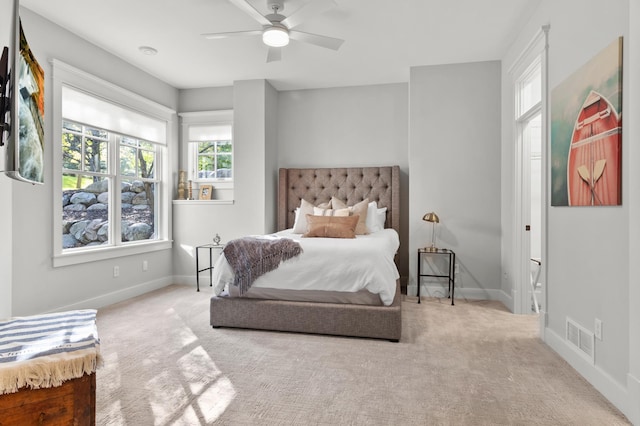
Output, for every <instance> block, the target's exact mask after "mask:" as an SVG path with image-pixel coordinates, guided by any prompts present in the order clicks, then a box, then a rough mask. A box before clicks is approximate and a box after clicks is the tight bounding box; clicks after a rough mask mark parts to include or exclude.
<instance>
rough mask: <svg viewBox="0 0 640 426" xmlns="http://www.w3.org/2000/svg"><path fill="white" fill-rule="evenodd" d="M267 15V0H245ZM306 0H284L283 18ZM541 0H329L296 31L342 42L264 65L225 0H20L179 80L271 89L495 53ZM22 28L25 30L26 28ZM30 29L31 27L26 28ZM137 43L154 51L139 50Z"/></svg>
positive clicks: (399, 76)
mask: <svg viewBox="0 0 640 426" xmlns="http://www.w3.org/2000/svg"><path fill="white" fill-rule="evenodd" d="M248 1H249V2H250V3H251V4H252V5H253V6H254V7H255V8H256V9H258V10H260V11H261V12H263V13H264V14H267V13H269V12H270V11H268V10H267V7H266V6H267V1H266V0H248ZM309 1H313V0H285V10H284V11H283V12H282V14H283V15H285V16H288V15H290V14H291V13H294V12H295V11H296V10H297V9H298V8H300V7H301V6H303V5H305V4H306V3H308V2H309ZM539 1H540V0H336V3H337V6H336V7H334V8H333V9H331V10H329V11H328V12H325V13H323V14H321V15H317V16H314V17H312V18H310V19H308V20H307V21H306V22H304V23H303V24H301V25H299V26H298V27H296V29H297V30H300V31H306V32H311V33H317V34H321V35H326V36H330V37H335V38H341V39H344V40H345V43H344V44H343V45H342V47H341V48H340V50H339V51H337V52H336V51H333V50H329V49H323V48H321V47H317V46H314V45H309V44H303V43H300V42H296V41H294V40H293V41H292V42H291V43H290V44H289V45H288V46H286V47H284V48H283V50H282V60H281V61H280V62H271V63H266V56H267V47H266V46H264V45H263V44H262V41H261V39H260V37H242V38H233V39H231V38H228V39H217V40H207V39H205V38H204V37H202V36H201V34H203V33H212V32H226V31H242V30H252V29H260V28H261V27H260V24H258V23H257V22H256V21H255V20H253V19H252V18H251V17H250V16H249V15H247V14H246V13H244V12H243V11H241V10H240V9H238V8H237V7H235V6H234V5H233V4H232V3H230V2H229V0H180V1H177V0H109V1H104V0H46V1H43V0H20V4H21V6H23V7H26V8H28V9H30V10H32V11H34V12H36V13H37V14H39V15H41V16H44V17H46V18H47V19H49V20H51V21H53V22H55V23H56V24H58V25H60V26H61V27H63V28H66V29H67V30H69V31H71V32H73V33H75V34H77V35H79V36H80V37H82V38H84V39H86V40H88V41H89V42H91V43H93V44H95V45H97V46H99V47H101V48H103V49H105V50H107V51H109V52H111V53H113V54H114V55H116V56H118V57H120V58H122V59H124V60H126V61H127V62H130V63H131V64H133V65H135V66H137V67H138V68H140V69H142V70H144V71H146V72H148V73H149V74H152V75H154V76H156V77H157V78H159V79H161V80H163V81H165V82H167V83H168V84H170V85H172V86H174V87H176V88H179V89H188V88H200V87H218V86H231V85H232V83H233V81H234V80H248V79H268V80H269V81H270V82H271V83H272V84H273V86H274V87H275V88H276V89H278V90H291V89H306V88H322V87H340V86H357V85H368V84H381V83H395V82H407V81H408V80H409V68H410V67H412V66H418V65H434V64H447V63H458V62H474V61H485V60H495V59H500V58H501V57H502V55H503V54H504V53H505V52H506V50H507V48H508V47H509V45H510V43H511V41H512V40H513V37H514V35H515V34H516V33H517V31H518V28H519V26H521V25H522V24H523V23H524V22H526V19H527V17H528V14H529V13H530V12H531V11H532V10H533V8H534V7H535V6H536V5H537V4H538V3H539ZM25 31H28V29H25ZM27 37H28V32H27ZM140 46H152V47H154V48H155V49H157V50H158V54H157V55H155V56H148V55H144V54H143V53H141V52H140V51H139V50H138V48H139V47H140Z"/></svg>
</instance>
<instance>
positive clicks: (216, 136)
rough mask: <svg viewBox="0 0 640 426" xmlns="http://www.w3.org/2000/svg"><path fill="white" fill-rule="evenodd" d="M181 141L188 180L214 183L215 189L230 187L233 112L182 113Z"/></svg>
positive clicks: (231, 180)
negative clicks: (185, 149) (186, 155)
mask: <svg viewBox="0 0 640 426" xmlns="http://www.w3.org/2000/svg"><path fill="white" fill-rule="evenodd" d="M180 116H181V117H182V126H183V133H182V135H183V139H182V140H183V141H186V142H187V145H188V171H189V179H190V180H192V181H194V182H199V183H205V182H207V183H208V182H214V183H215V184H216V185H215V186H216V188H217V189H225V188H226V189H231V188H233V113H232V111H210V112H201V113H184V114H180Z"/></svg>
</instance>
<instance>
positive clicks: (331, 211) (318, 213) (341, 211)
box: [313, 207, 349, 216]
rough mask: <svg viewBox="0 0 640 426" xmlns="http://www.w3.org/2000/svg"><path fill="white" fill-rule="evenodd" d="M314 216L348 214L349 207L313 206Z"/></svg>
mask: <svg viewBox="0 0 640 426" xmlns="http://www.w3.org/2000/svg"><path fill="white" fill-rule="evenodd" d="M313 215H314V216H349V209H348V208H346V209H323V208H320V207H314V208H313Z"/></svg>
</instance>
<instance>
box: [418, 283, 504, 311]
mask: <svg viewBox="0 0 640 426" xmlns="http://www.w3.org/2000/svg"><path fill="white" fill-rule="evenodd" d="M407 294H408V295H412V296H417V294H418V286H416V285H415V284H414V285H410V286H408V287H407ZM420 296H421V297H439V298H445V297H448V296H449V289H448V288H447V287H444V286H437V285H436V286H430V285H423V286H422V287H421V288H420ZM453 296H454V298H455V300H459V299H469V300H498V301H500V302H502V303H504V302H503V300H504V299H505V297H506V295H505V294H504V292H503V291H502V290H499V289H483V288H459V287H456V289H455V292H454V294H453ZM506 306H508V305H506Z"/></svg>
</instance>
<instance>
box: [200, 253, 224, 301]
mask: <svg viewBox="0 0 640 426" xmlns="http://www.w3.org/2000/svg"><path fill="white" fill-rule="evenodd" d="M223 248H224V244H203V245H201V246H196V291H200V272H204V271H209V287H213V250H214V249H215V250H220V251H222V249H223ZM200 249H208V250H209V266H208V267H206V268H202V269H200Z"/></svg>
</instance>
